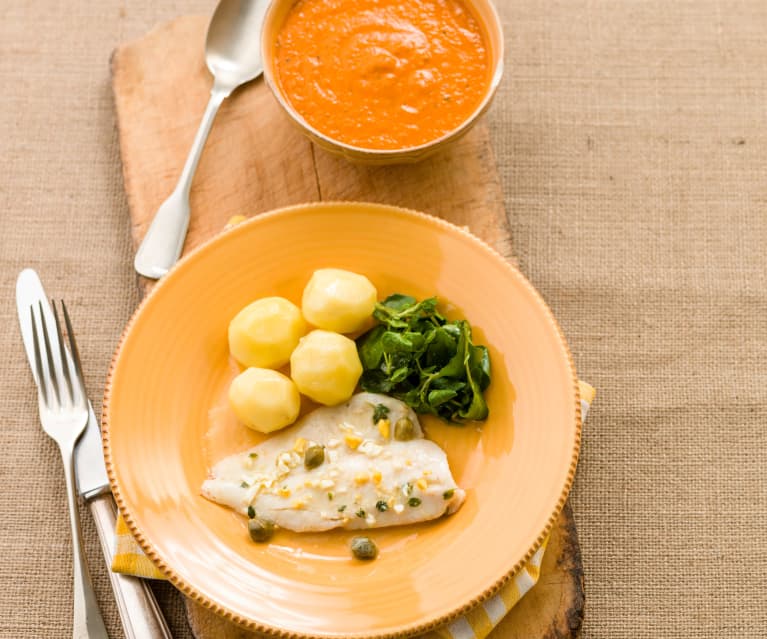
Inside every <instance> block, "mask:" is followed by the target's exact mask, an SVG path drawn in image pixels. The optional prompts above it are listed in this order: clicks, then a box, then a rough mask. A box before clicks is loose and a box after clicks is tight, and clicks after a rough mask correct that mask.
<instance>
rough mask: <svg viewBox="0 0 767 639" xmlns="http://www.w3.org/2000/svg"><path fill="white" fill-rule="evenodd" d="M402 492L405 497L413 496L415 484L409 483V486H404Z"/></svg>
mask: <svg viewBox="0 0 767 639" xmlns="http://www.w3.org/2000/svg"><path fill="white" fill-rule="evenodd" d="M402 492H403V493H404V495H405V497H407V496H408V495H412V494H413V484H411V483H410V482H408V483H407V484H402Z"/></svg>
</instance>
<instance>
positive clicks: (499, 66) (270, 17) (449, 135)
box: [261, 0, 505, 159]
mask: <svg viewBox="0 0 767 639" xmlns="http://www.w3.org/2000/svg"><path fill="white" fill-rule="evenodd" d="M283 1H291V2H293V4H295V3H296V2H298V1H299V0H273V1H272V2H270V4H269V7H268V9H267V10H266V13H265V14H264V22H263V24H262V25H261V59H262V60H263V61H264V65H263V66H264V71H263V73H264V81H265V82H266V85H267V86H268V87H269V90H270V91H271V92H272V95H273V96H274V98H275V99H276V100H277V102H278V103H279V105H280V106H281V107H282V108H283V110H284V111H285V112H286V113H287V114H288V116H290V119H291V120H292V121H293V122H294V123H295V124H297V125H298V126H299V127H301V128H302V129H305V130H306V131H307V133H309V135H311V136H312V137H315V138H317V139H318V140H321V141H322V143H323V144H325V145H327V146H330V147H334V148H336V149H338V150H340V151H342V152H343V153H344V154H348V155H351V156H354V155H364V156H368V157H376V158H381V159H386V158H390V159H394V158H398V157H400V156H403V155H413V156H417V155H419V154H421V153H424V152H426V151H429V150H433V149H435V148H438V147H439V146H441V145H443V144H445V143H446V142H449V141H451V140H453V139H455V138H459V137H461V136H462V135H463V134H464V133H466V132H467V131H468V130H469V129H470V128H471V127H472V126H473V125H474V123H475V122H476V121H477V120H478V119H479V117H480V116H481V115H482V114H483V113H484V112H485V111H486V110H487V109H488V107H489V106H490V103H491V102H492V100H493V98H494V97H495V94H496V92H497V90H498V87H499V86H500V84H501V79H502V78H503V71H504V51H505V42H504V38H503V26H502V23H501V18H500V16H499V15H498V10H497V9H496V7H495V3H494V2H493V0H481V1H484V2H485V3H486V5H487V8H488V11H489V14H490V16H491V19H490V20H489V21H488V23H487V24H485V23H484V21H482V20H481V19H479V18H477V16H476V15H475V16H474V17H475V19H478V20H479V21H480V22H481V24H482V25H483V26H485V27H486V28H487V30H488V31H490V30H491V29H492V30H494V31H495V32H496V33H497V35H498V43H499V44H498V59H497V61H496V63H495V65H494V68H493V73H492V76H491V77H490V83H489V84H488V86H487V90H486V91H485V95H484V97H483V98H482V101H481V102H480V103H479V105H477V108H476V109H474V111H472V112H471V113H470V114H469V115H468V116H467V117H466V118H465V119H464V120H463V121H462V122H461V123H460V124H459V125H458V126H456V127H455V128H454V129H451V130H450V131H447V132H446V133H443V134H442V135H441V136H440V137H438V138H434V139H433V140H429V141H428V142H424V143H422V144H418V145H415V146H403V147H397V148H396V149H372V148H368V147H364V146H355V145H354V144H349V143H347V142H342V141H341V140H337V139H335V138H332V137H330V136H329V135H327V134H325V133H322V132H321V131H319V130H318V129H316V128H315V127H314V126H312V125H311V124H309V123H308V122H307V121H306V119H305V118H304V117H303V116H302V115H301V114H300V113H299V112H298V111H297V110H296V109H295V108H294V107H293V105H292V104H291V103H290V101H289V100H288V99H287V97H286V96H285V95H284V94H283V91H282V88H281V87H280V82H279V80H278V79H277V78H276V77H274V76H273V75H272V64H271V62H270V61H271V60H272V58H273V57H274V56H273V55H272V51H273V50H274V46H273V45H274V42H273V41H272V40H270V39H267V38H266V37H265V35H266V30H267V29H268V28H269V26H270V25H271V23H272V22H273V21H274V20H275V15H276V12H277V7H278V6H279V5H280V4H281V2H283ZM461 1H462V2H464V3H466V5H467V6H469V7H470V8H471V9H472V10H473V12H474V13H475V14H476V12H477V10H476V8H475V3H476V1H477V0H461Z"/></svg>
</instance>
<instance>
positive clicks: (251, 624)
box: [100, 200, 583, 639]
mask: <svg viewBox="0 0 767 639" xmlns="http://www.w3.org/2000/svg"><path fill="white" fill-rule="evenodd" d="M339 207H340V208H346V209H354V208H360V207H362V208H370V207H373V208H377V209H379V210H381V211H383V212H386V211H388V212H391V213H396V214H398V215H401V216H404V217H411V218H415V219H418V220H422V221H425V222H426V223H428V224H436V225H437V226H438V227H442V228H443V229H444V230H446V231H449V232H452V233H458V234H459V235H461V236H463V237H464V238H465V239H466V240H468V241H469V242H472V243H473V244H475V245H476V246H477V247H478V248H480V249H481V250H483V251H484V252H485V253H487V254H488V255H489V256H490V257H491V258H493V259H495V260H500V262H501V263H502V265H503V268H504V269H506V270H508V271H509V272H510V273H511V274H512V275H513V276H514V277H516V278H517V279H518V280H519V281H520V283H521V284H522V286H523V287H524V288H526V289H527V291H528V292H529V293H530V294H531V295H532V298H533V299H534V300H535V301H536V302H537V303H538V305H539V306H540V307H541V309H542V310H543V312H544V316H545V318H546V319H547V320H548V322H549V324H550V325H551V326H552V327H553V329H554V332H555V334H556V336H557V338H558V340H559V344H560V346H561V347H562V349H563V351H564V353H565V355H566V360H567V365H568V369H569V371H570V376H571V378H572V387H573V391H574V393H573V395H574V402H575V437H574V445H573V451H572V455H571V458H570V466H569V468H568V471H567V476H566V478H565V483H564V486H563V488H562V492H561V493H560V496H559V499H558V500H557V503H556V505H555V507H554V510H553V512H552V513H551V514H550V515H549V517H548V519H547V521H546V524H545V526H544V528H543V530H542V531H541V532H540V533H539V534H538V536H537V537H536V539H535V541H534V542H533V545H532V546H531V547H530V549H528V551H527V552H526V553H525V555H524V556H523V557H522V558H521V559H520V560H519V561H517V563H515V564H514V566H513V567H512V568H511V569H510V570H509V571H508V572H506V573H505V574H504V575H503V576H501V577H500V578H499V579H497V580H496V581H495V582H493V583H492V584H491V585H490V586H488V587H487V588H485V589H484V590H483V591H482V592H481V593H480V594H478V595H476V596H474V597H473V598H472V599H471V600H469V601H468V602H465V603H463V604H461V605H460V606H458V607H455V608H454V609H452V610H451V611H450V612H447V613H444V614H441V615H438V616H436V617H434V616H432V618H427V619H426V620H424V621H421V622H417V623H411V624H407V625H403V626H400V627H397V628H394V629H392V630H390V631H385V632H369V633H344V632H339V633H305V632H296V631H293V630H286V629H284V628H279V627H277V626H271V625H269V624H267V623H264V622H259V621H255V620H253V619H250V618H247V617H243V616H242V615H240V614H239V613H236V612H234V611H232V610H230V609H228V608H227V607H225V606H223V605H221V604H220V603H218V602H216V601H213V600H212V599H210V598H208V597H207V596H205V595H203V594H202V593H200V592H199V591H198V590H197V589H196V588H195V587H194V586H192V585H191V584H189V583H187V582H186V581H185V580H184V579H182V578H181V577H180V576H179V575H178V574H177V573H176V572H175V571H174V570H173V568H172V567H171V566H169V565H168V564H167V563H166V562H165V561H164V560H163V559H162V557H160V556H159V555H158V553H157V552H156V551H155V550H154V548H153V546H152V544H151V543H150V542H149V540H148V539H147V537H146V536H145V535H144V533H143V532H142V530H141V528H140V527H139V525H138V523H137V522H136V520H135V519H134V518H133V516H132V515H131V513H130V512H129V510H128V508H127V505H126V503H125V499H124V497H123V495H122V491H121V489H120V486H119V484H118V483H117V477H116V473H115V469H114V463H113V459H112V450H111V438H110V423H109V416H108V413H109V408H110V405H111V394H112V386H113V377H114V374H115V370H116V368H117V365H118V363H119V360H120V356H121V354H122V350H123V347H124V345H125V341H126V340H127V338H128V335H129V334H130V333H131V331H132V329H133V326H134V325H135V324H136V322H137V320H138V318H139V316H140V315H141V313H142V311H143V309H144V308H145V307H146V306H147V305H148V304H149V302H150V300H152V299H153V298H154V297H155V296H156V295H158V294H159V293H158V291H161V290H162V289H163V288H164V287H165V286H166V285H167V282H168V281H172V279H173V278H172V276H173V274H174V273H175V272H177V271H179V270H180V269H181V268H183V266H184V264H186V263H187V262H188V261H190V260H191V259H194V258H195V257H196V256H197V255H198V254H199V253H202V252H204V251H206V250H208V249H209V247H210V246H213V245H214V244H217V243H219V242H222V241H225V238H227V237H228V236H230V235H232V234H234V233H238V232H242V230H243V229H244V228H247V227H248V226H251V225H257V224H259V223H261V222H262V221H263V220H268V219H271V218H274V217H279V216H282V215H289V214H290V213H293V212H300V211H306V210H311V209H334V208H339ZM100 421H101V434H102V448H103V454H104V462H105V465H106V470H107V476H108V478H109V485H110V488H111V490H112V495H113V496H114V499H115V502H116V504H117V508H118V511H119V513H120V515H122V517H123V520H124V521H125V523H126V525H127V526H128V529H129V530H130V532H131V535H133V538H134V539H135V540H136V541H137V542H138V544H139V546H140V547H141V549H142V550H143V551H144V554H146V556H147V557H148V558H149V559H150V560H151V561H152V563H153V564H154V565H155V566H156V567H157V568H158V569H159V570H160V572H162V573H163V575H165V577H166V579H167V580H168V581H170V583H172V584H173V585H174V586H175V587H176V588H177V589H178V590H180V591H181V593H182V594H184V595H185V596H186V597H189V598H190V599H192V600H193V601H194V602H195V603H197V604H199V605H201V606H203V607H204V608H206V609H208V610H211V611H212V612H214V613H216V614H217V615H219V616H221V617H223V618H224V619H227V620H228V621H231V622H233V623H235V624H237V625H239V626H241V627H243V628H246V629H248V630H251V631H254V632H259V633H262V634H266V635H269V636H272V637H280V638H281V639H330V638H333V639H338V638H343V639H402V638H404V637H411V636H415V635H419V634H423V633H426V632H429V631H432V630H435V629H436V628H440V627H443V626H445V625H447V624H449V623H451V622H452V621H454V620H456V619H458V618H459V617H462V616H464V615H465V614H467V613H468V612H469V611H470V610H472V609H474V608H476V607H477V606H478V605H480V604H482V603H483V602H484V601H487V600H488V599H490V598H491V597H493V596H494V595H495V594H497V593H498V592H499V591H500V590H501V589H502V588H503V587H504V586H506V585H507V584H508V583H509V582H510V581H511V580H512V579H513V578H514V576H515V575H516V574H517V573H518V572H519V571H520V570H521V569H522V568H524V566H525V565H526V564H527V563H528V562H529V561H530V559H531V558H532V557H533V555H534V554H535V553H536V552H537V551H538V549H539V548H540V547H541V546H542V545H543V543H544V541H545V540H546V538H547V537H548V535H549V534H550V533H551V530H552V529H553V527H554V524H555V523H556V520H557V518H558V517H559V515H560V513H561V512H562V509H563V508H564V505H565V502H566V501H567V498H568V496H569V494H570V490H571V489H572V486H573V482H574V480H575V471H576V468H577V465H578V458H579V455H580V447H581V435H582V432H581V431H582V425H583V424H582V415H581V401H580V388H579V383H578V376H577V373H576V369H575V363H574V360H573V356H572V353H571V351H570V347H569V346H568V343H567V340H566V338H565V335H564V332H563V331H562V329H561V327H560V326H559V323H558V322H557V320H556V318H555V317H554V314H553V312H552V311H551V309H550V308H549V305H548V304H547V303H546V301H545V300H544V299H543V296H542V295H541V294H540V293H539V292H538V290H537V289H536V288H535V287H534V286H533V285H532V283H531V282H530V281H529V280H528V279H527V277H525V275H524V274H523V273H522V271H521V270H520V269H519V268H518V267H517V266H516V265H514V264H512V263H511V262H510V261H509V260H508V259H507V258H505V257H504V256H503V255H501V253H500V252H499V251H497V250H496V249H495V248H493V247H492V246H491V245H490V244H489V243H487V242H485V241H484V240H483V239H481V238H479V237H477V236H476V235H474V234H473V233H472V232H471V231H469V230H468V228H467V227H464V226H459V225H457V224H453V223H452V222H448V221H447V220H444V219H442V218H439V217H437V216H435V215H429V214H427V213H423V212H421V211H417V210H415V209H411V208H407V207H401V206H395V205H390V204H380V203H376V202H364V201H337V200H334V201H321V202H306V203H301V204H293V205H289V206H284V207H279V208H275V209H270V210H268V211H264V212H262V213H256V214H254V215H252V217H249V218H247V219H246V220H244V221H242V222H239V223H237V224H235V225H232V226H225V227H224V228H223V229H222V230H221V231H220V232H219V233H217V234H216V235H213V236H212V237H210V238H208V239H207V240H205V241H204V242H203V243H202V244H200V245H199V246H197V247H195V248H194V249H193V250H191V251H190V252H189V253H187V254H186V255H184V256H183V257H182V258H181V259H180V260H179V261H178V262H177V263H176V264H175V265H174V266H173V268H172V269H171V270H170V271H169V272H168V274H166V275H165V276H164V277H163V278H162V279H160V280H159V281H158V282H157V283H156V284H155V285H154V287H152V289H151V290H150V291H149V293H148V294H147V295H145V296H144V297H143V299H142V300H141V302H140V303H139V305H138V306H137V307H136V309H135V311H134V312H133V314H132V315H131V317H130V319H129V321H128V323H127V324H126V325H125V328H124V329H123V331H122V333H121V335H120V338H119V340H118V343H117V346H116V347H115V350H114V353H113V355H112V359H111V361H110V363H109V368H108V371H107V376H106V381H105V385H104V396H103V400H102V409H101V420H100Z"/></svg>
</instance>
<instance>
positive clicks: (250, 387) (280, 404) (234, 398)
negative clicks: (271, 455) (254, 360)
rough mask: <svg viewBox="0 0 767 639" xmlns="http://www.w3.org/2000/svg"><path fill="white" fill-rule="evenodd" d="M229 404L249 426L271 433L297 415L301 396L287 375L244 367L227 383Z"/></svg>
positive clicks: (290, 422) (289, 422) (286, 424)
mask: <svg viewBox="0 0 767 639" xmlns="http://www.w3.org/2000/svg"><path fill="white" fill-rule="evenodd" d="M229 404H230V406H231V407H232V410H233V411H234V414H235V415H237V418H238V419H239V420H240V421H241V422H242V423H243V424H245V425H246V426H247V427H248V428H252V429H253V430H257V431H259V432H261V433H271V432H273V431H275V430H278V429H280V428H284V427H285V426H289V425H290V424H292V423H293V422H295V421H296V419H297V418H298V413H299V411H300V410H301V396H300V395H299V394H298V388H296V385H295V383H294V382H293V380H292V379H290V378H289V377H286V376H285V375H283V374H282V373H278V372H277V371H273V370H271V369H268V368H247V369H245V370H244V371H243V372H242V373H240V374H239V375H238V376H237V377H235V378H234V379H233V380H232V383H231V385H230V386H229Z"/></svg>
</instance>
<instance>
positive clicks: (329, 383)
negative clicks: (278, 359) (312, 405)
mask: <svg viewBox="0 0 767 639" xmlns="http://www.w3.org/2000/svg"><path fill="white" fill-rule="evenodd" d="M360 375H362V364H361V363H360V358H359V355H357V345H356V344H355V343H354V342H353V341H352V340H350V339H349V338H348V337H344V336H343V335H339V334H338V333H331V332H330V331H323V330H316V331H312V332H311V333H309V334H308V335H306V336H305V337H303V338H301V341H300V342H299V344H298V346H296V350H294V351H293V354H292V355H291V356H290V376H291V377H292V378H293V381H294V382H295V383H296V386H298V390H300V391H301V392H302V393H303V394H304V395H306V396H307V397H309V398H311V399H313V400H314V401H315V402H319V403H320V404H325V405H326V406H333V405H335V404H340V403H341V402H344V401H346V400H347V399H349V398H350V397H351V396H352V393H353V392H354V388H355V386H357V381H358V380H359V378H360Z"/></svg>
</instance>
